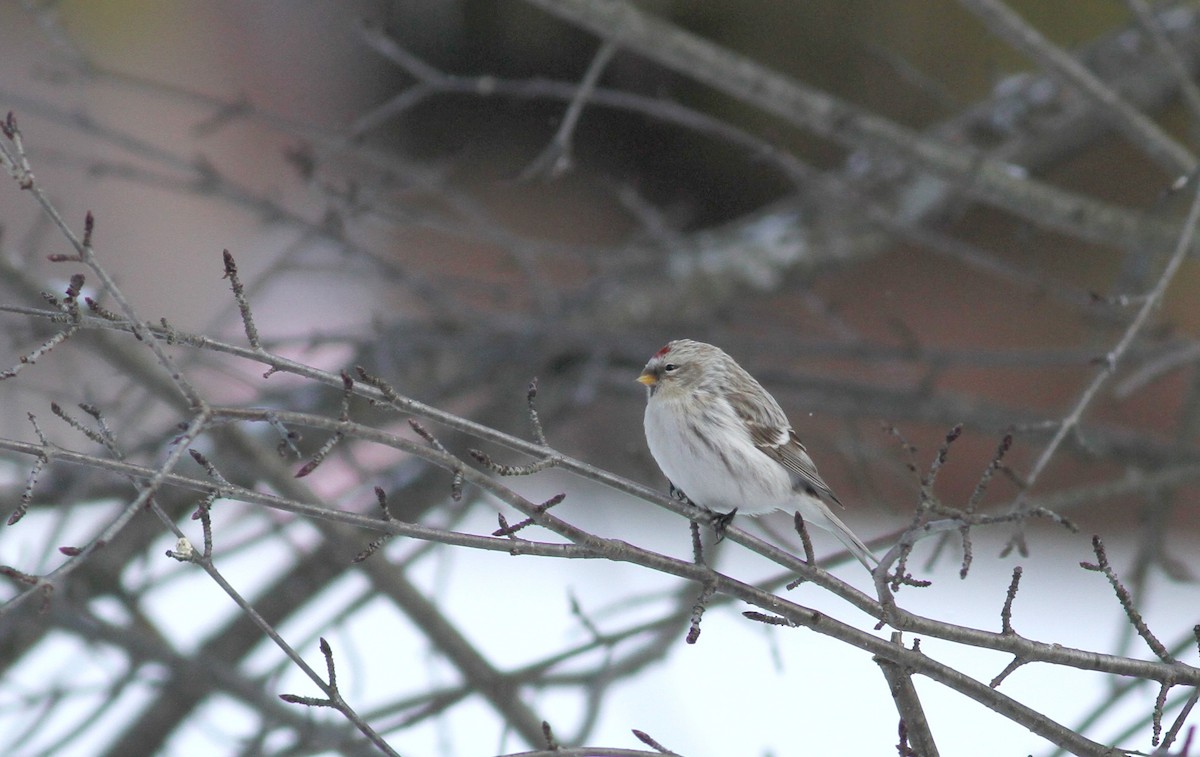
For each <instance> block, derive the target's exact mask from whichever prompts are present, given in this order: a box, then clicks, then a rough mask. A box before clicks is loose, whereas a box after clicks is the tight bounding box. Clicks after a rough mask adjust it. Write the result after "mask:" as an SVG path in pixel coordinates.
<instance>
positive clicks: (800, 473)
mask: <svg viewBox="0 0 1200 757" xmlns="http://www.w3.org/2000/svg"><path fill="white" fill-rule="evenodd" d="M760 391H761V392H762V396H761V397H760V398H758V401H757V402H750V401H749V399H750V398H749V397H747V396H745V395H739V394H737V393H732V396H731V397H730V401H731V404H732V405H733V410H734V412H736V413H737V415H738V417H739V418H741V419H742V421H743V422H744V423H745V424H746V428H747V429H749V431H750V440H751V441H752V442H754V446H756V447H758V448H759V449H760V450H762V451H763V453H764V454H765V455H767V456H768V457H770V458H771V459H773V460H775V461H776V462H778V463H779V464H781V465H782V466H783V467H785V468H787V469H788V470H789V471H791V472H792V474H793V476H792V478H793V482H794V485H793V488H795V489H797V490H799V491H811V493H813V494H815V495H817V496H820V497H824V498H825V499H828V500H829V501H831V502H835V503H837V504H838V505H841V504H842V503H841V501H840V500H838V498H837V496H836V495H835V494H834V493H833V491H832V490H830V488H829V484H827V483H825V481H824V480H823V479H822V478H821V474H820V473H817V466H816V463H814V462H813V461H812V458H811V457H809V456H808V450H806V449H805V448H804V445H803V444H801V443H800V439H799V437H797V436H796V432H795V431H793V430H792V427H791V424H789V423H788V419H787V416H786V415H785V414H784V412H783V408H781V407H779V403H777V402H776V401H775V399H774V398H773V397H771V395H769V394H767V392H766V391H765V390H762V389H761V388H760ZM739 400H740V401H739Z"/></svg>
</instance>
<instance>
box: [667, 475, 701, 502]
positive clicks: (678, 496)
mask: <svg viewBox="0 0 1200 757" xmlns="http://www.w3.org/2000/svg"><path fill="white" fill-rule="evenodd" d="M667 485H668V486H670V487H671V499H673V500H675V501H676V502H683V503H685V504H688V505H691V506H692V507H696V506H697V505H696V503H695V502H693V501H691V500H690V499H688V495H686V494H684V493H683V489H680V488H679V487H678V486H676V485H675V483H674V482H673V481H671V480H670V479H668V480H667Z"/></svg>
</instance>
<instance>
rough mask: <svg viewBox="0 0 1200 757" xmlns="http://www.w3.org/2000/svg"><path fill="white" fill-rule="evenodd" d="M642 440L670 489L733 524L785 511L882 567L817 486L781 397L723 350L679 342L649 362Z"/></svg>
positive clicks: (871, 564) (825, 490) (866, 561)
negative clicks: (742, 517) (740, 516)
mask: <svg viewBox="0 0 1200 757" xmlns="http://www.w3.org/2000/svg"><path fill="white" fill-rule="evenodd" d="M637 380H638V381H640V382H641V383H643V384H645V385H646V389H647V396H646V420H645V423H646V442H647V443H648V444H649V446H650V454H651V455H653V456H654V461H655V462H657V463H658V467H659V468H660V469H662V472H663V473H664V474H665V475H666V477H667V479H668V480H669V481H670V483H671V487H672V489H673V490H675V491H676V492H680V493H682V494H684V495H685V496H686V497H687V499H688V500H689V501H691V502H692V503H693V504H695V505H698V506H700V507H703V508H705V509H706V510H709V511H710V512H712V513H714V514H717V515H718V516H719V519H718V520H721V519H724V520H726V521H727V520H728V519H729V518H732V517H733V514H734V513H736V512H741V513H745V514H747V515H761V514H763V513H769V512H773V511H775V510H780V509H787V510H795V511H798V512H799V513H800V515H801V516H802V517H803V518H804V520H805V522H806V523H810V524H812V525H814V526H819V527H821V528H823V529H825V530H827V531H831V532H832V533H833V535H834V536H836V537H837V538H838V539H839V540H840V541H841V542H842V544H845V545H846V548H847V549H849V550H850V552H851V553H852V554H853V555H854V556H855V557H857V558H858V560H859V562H861V563H862V564H863V565H865V566H867V569H868V570H870V569H872V568H873V567H874V566H875V565H877V564H878V563H879V560H878V559H877V558H876V557H875V555H873V554H871V550H870V549H868V548H867V545H866V544H863V542H862V540H861V539H859V538H858V537H857V536H855V535H854V532H853V531H851V530H850V529H849V528H848V527H847V526H846V524H845V523H842V521H841V520H840V519H839V518H838V517H837V516H836V515H834V514H833V511H832V510H830V509H829V505H827V504H826V502H832V503H834V504H836V505H838V506H839V507H841V506H842V503H841V502H839V501H838V498H837V497H836V496H834V494H833V492H832V491H830V490H829V486H828V485H827V484H826V483H825V482H824V481H822V480H821V476H820V474H819V473H817V466H816V465H815V464H814V463H813V461H812V458H810V457H809V456H808V452H807V451H806V450H805V449H804V445H803V444H801V443H800V439H799V438H797V437H796V432H795V431H793V430H792V424H790V423H788V419H787V416H786V415H784V412H783V410H782V409H781V408H780V407H779V403H778V402H776V401H775V398H774V397H772V396H771V395H770V394H768V393H767V390H766V389H763V388H762V385H760V384H759V383H758V382H757V381H755V380H754V377H753V376H751V375H750V374H749V373H747V372H746V371H745V370H744V369H743V368H742V367H741V366H740V365H738V364H737V362H735V361H734V359H733V358H731V357H730V356H729V355H727V354H725V353H724V352H723V351H722V350H720V349H719V348H717V347H714V346H712V345H711V344H704V343H703V342H693V341H691V340H690V339H677V340H675V341H673V342H670V343H669V344H667V346H666V347H663V348H662V349H661V350H659V351H658V352H656V353H654V357H652V358H650V362H648V363H646V368H645V370H643V371H642V375H640V376H638V379H637Z"/></svg>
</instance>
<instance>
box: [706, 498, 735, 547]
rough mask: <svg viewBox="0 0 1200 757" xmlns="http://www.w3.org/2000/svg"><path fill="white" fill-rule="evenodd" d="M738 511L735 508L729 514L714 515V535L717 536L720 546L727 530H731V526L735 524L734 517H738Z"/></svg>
mask: <svg viewBox="0 0 1200 757" xmlns="http://www.w3.org/2000/svg"><path fill="white" fill-rule="evenodd" d="M737 511H738V509H737V508H736V507H735V508H733V509H732V510H730V511H729V512H727V513H713V514H712V521H711V523H712V527H713V533H715V534H716V535H717V543H718V544H720V543H721V541H722V540H723V539H724V538H725V529H727V528H729V524H730V523H732V522H733V516H735V515H737Z"/></svg>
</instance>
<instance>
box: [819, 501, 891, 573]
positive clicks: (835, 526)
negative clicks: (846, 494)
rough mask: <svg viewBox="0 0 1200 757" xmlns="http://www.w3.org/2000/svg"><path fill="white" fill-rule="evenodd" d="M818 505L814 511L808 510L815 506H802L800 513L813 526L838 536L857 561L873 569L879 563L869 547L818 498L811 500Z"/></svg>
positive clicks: (868, 568)
mask: <svg viewBox="0 0 1200 757" xmlns="http://www.w3.org/2000/svg"><path fill="white" fill-rule="evenodd" d="M813 501H814V503H815V504H817V505H818V506H819V509H817V511H816V512H810V511H811V510H814V509H815V508H804V509H802V510H801V512H800V514H801V515H803V516H805V518H806V519H808V520H809V521H810V522H811V523H812V524H813V525H814V526H820V527H821V528H823V529H825V530H826V531H829V532H831V533H832V534H833V535H834V536H836V537H837V538H838V541H840V542H841V543H842V544H844V545H846V549H848V550H850V554H852V555H854V556H855V557H856V558H858V561H859V562H860V563H862V564H863V565H865V566H866V568H867V570H874V569H875V566H876V565H878V564H879V558H878V557H876V556H875V554H874V553H873V552H871V548H870V547H868V546H867V545H866V544H864V543H863V540H862V539H860V538H858V536H857V535H856V534H855V533H854V532H853V531H851V530H850V527H849V526H847V525H846V524H845V523H843V522H842V519H841V518H839V517H838V516H836V515H834V514H833V511H832V510H830V509H829V507H827V506H826V505H825V503H824V502H821V501H820V500H816V499H814V500H813Z"/></svg>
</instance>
